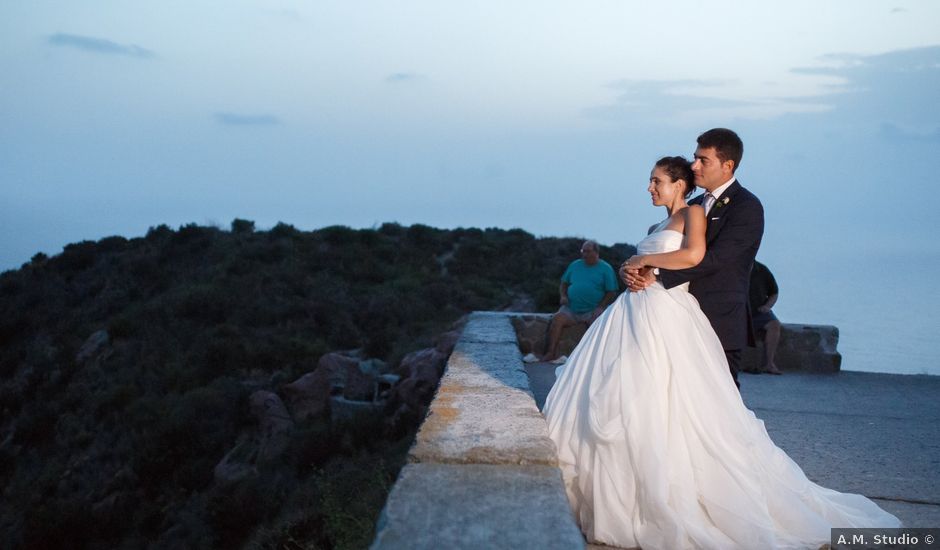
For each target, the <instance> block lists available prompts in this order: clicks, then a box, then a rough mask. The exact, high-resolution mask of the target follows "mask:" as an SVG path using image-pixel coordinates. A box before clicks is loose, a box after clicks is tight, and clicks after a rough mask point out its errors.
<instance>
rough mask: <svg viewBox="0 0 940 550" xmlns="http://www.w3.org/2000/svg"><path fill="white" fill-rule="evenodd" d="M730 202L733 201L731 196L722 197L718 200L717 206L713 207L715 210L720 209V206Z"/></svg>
mask: <svg viewBox="0 0 940 550" xmlns="http://www.w3.org/2000/svg"><path fill="white" fill-rule="evenodd" d="M729 202H731V197H721V198H720V199H718V202H716V203H715V206H713V207H712V208H713V209H715V210H718V209H719V208H721V207H723V206H724V205H726V204H728V203H729Z"/></svg>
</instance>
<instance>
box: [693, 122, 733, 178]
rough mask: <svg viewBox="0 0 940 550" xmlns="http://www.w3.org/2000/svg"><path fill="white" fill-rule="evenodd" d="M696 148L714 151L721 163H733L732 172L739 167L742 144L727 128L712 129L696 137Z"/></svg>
mask: <svg viewBox="0 0 940 550" xmlns="http://www.w3.org/2000/svg"><path fill="white" fill-rule="evenodd" d="M697 141H698V146H699V147H701V148H703V149H707V148H709V147H711V148H713V149H715V154H716V155H718V160H720V161H721V162H725V161H728V160H730V161H734V168H732V169H731V171H732V172H734V171H735V170H737V169H738V166H740V165H741V157H743V156H744V142H742V141H741V138H739V137H738V134H735V133H734V132H733V131H731V130H729V129H727V128H712V129H711V130H709V131H707V132H705V133H704V134H702V135H700V136H699V137H698V140H697Z"/></svg>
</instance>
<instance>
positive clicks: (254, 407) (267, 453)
mask: <svg viewBox="0 0 940 550" xmlns="http://www.w3.org/2000/svg"><path fill="white" fill-rule="evenodd" d="M248 401H249V403H250V405H251V412H252V414H254V415H255V418H256V419H257V420H258V426H259V428H260V437H259V448H258V456H257V460H258V462H259V463H261V462H270V461H272V460H276V459H277V458H279V457H280V456H281V455H282V454H284V451H285V450H286V449H287V446H288V444H290V433H291V430H293V428H294V421H293V420H291V417H290V413H288V412H287V407H285V406H284V402H283V401H281V398H280V397H278V395H277V394H276V393H274V392H270V391H264V390H259V391H256V392H255V393H253V394H251V397H250V398H249V399H248Z"/></svg>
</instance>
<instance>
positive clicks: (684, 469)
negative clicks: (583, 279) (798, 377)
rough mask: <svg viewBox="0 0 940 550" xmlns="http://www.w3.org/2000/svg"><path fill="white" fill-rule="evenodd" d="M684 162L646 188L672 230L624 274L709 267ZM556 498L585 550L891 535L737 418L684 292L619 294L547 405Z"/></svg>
mask: <svg viewBox="0 0 940 550" xmlns="http://www.w3.org/2000/svg"><path fill="white" fill-rule="evenodd" d="M693 179H694V176H693V173H692V171H691V167H690V165H689V162H688V161H686V160H685V159H684V158H682V157H665V158H663V159H661V160H660V161H659V162H657V163H656V166H655V167H654V168H653V171H652V173H651V174H650V183H649V188H648V190H649V192H650V195H651V196H652V200H653V204H654V205H656V206H664V207H665V208H666V211H667V212H668V214H669V215H668V217H667V218H666V219H665V220H663V221H662V222H661V223H659V224H658V225H656V226H654V227H652V228H651V229H650V234H649V235H648V236H647V237H646V238H645V239H643V240H642V241H640V243H639V244H638V245H637V254H638V255H637V256H634V257H633V258H631V259H630V260H629V263H630V264H631V266H634V267H641V266H654V267H661V268H667V269H681V268H685V267H691V266H694V265H696V264H697V263H699V262H700V261H701V259H702V257H703V255H704V253H705V226H706V221H705V212H704V210H703V209H702V207H701V206H698V205H693V206H688V205H687V204H686V198H687V197H688V196H689V195H690V194H691V192H692V190H693V189H694V186H693ZM544 413H545V418H546V420H547V421H548V427H549V435H550V437H551V438H552V440H553V441H554V442H555V445H556V446H557V448H558V460H559V464H560V466H561V470H562V474H563V477H564V480H565V489H566V491H567V494H568V500H569V502H570V503H571V507H572V510H573V511H574V513H575V517H576V519H577V520H578V522H579V523H580V525H581V529H582V531H584V533H585V535H586V537H587V539H588V540H589V541H596V542H602V543H605V544H609V545H614V546H620V547H625V548H633V547H641V548H644V549H647V550H649V549H668V550H676V549H682V548H707V549H730V548H741V549H753V548H818V547H819V546H820V545H821V544H823V543H826V542H829V537H830V528H832V527H899V526H900V522H899V521H898V519H897V518H896V517H894V516H892V515H891V514H889V513H887V512H885V511H883V510H881V509H880V508H879V507H878V506H877V505H875V504H874V503H873V502H872V501H870V500H868V499H867V498H865V497H864V496H861V495H855V494H846V493H839V492H837V491H833V490H831V489H826V488H824V487H820V486H819V485H816V484H815V483H813V482H811V481H809V480H808V479H807V478H806V476H805V474H803V471H802V470H801V469H800V467H799V466H798V465H797V464H796V463H795V462H793V461H792V460H791V459H790V458H789V457H788V456H787V455H786V453H784V452H783V451H782V450H781V449H779V448H778V447H776V446H775V445H774V444H773V441H771V439H770V437H769V436H768V435H767V431H766V430H765V429H764V423H763V422H762V421H760V420H758V419H757V418H756V417H755V416H754V414H753V413H752V412H751V411H750V410H748V409H747V408H745V406H744V403H743V402H742V401H741V396H740V394H739V393H738V390H737V388H736V387H735V385H734V383H733V381H732V379H731V377H730V376H728V364H727V359H726V358H725V353H724V351H723V349H722V346H721V343H720V342H719V340H718V337H717V336H716V334H715V332H714V330H713V329H712V327H711V324H710V323H709V321H708V319H707V318H706V317H705V315H704V314H703V313H702V311H701V309H700V308H699V305H698V302H697V301H696V299H695V298H694V297H693V296H692V295H691V294H689V292H688V283H686V284H684V285H680V286H678V287H675V288H672V289H670V290H666V289H665V288H664V287H663V286H662V285H661V284H660V283H658V282H657V283H654V284H653V285H652V286H650V287H649V288H647V289H646V290H643V291H640V292H624V293H623V294H622V295H621V296H620V297H619V298H618V299H617V300H616V301H615V302H614V303H613V304H611V306H610V307H608V308H607V310H606V311H605V312H604V314H603V315H602V316H601V317H600V318H599V319H598V320H597V321H595V322H594V323H593V324H592V325H591V327H590V328H589V329H588V331H587V332H586V333H585V335H584V337H583V338H582V340H581V342H580V343H579V344H578V346H577V348H575V350H574V351H573V352H572V353H571V356H570V358H569V360H568V363H567V364H566V365H565V367H564V368H563V369H559V373H558V379H557V380H556V382H555V385H554V386H553V387H552V390H551V392H550V393H549V395H548V398H547V400H546V403H545V408H544Z"/></svg>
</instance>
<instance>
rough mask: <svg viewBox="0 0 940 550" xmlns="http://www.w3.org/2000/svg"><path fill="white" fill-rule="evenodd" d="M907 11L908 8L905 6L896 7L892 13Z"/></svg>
mask: <svg viewBox="0 0 940 550" xmlns="http://www.w3.org/2000/svg"><path fill="white" fill-rule="evenodd" d="M906 11H907V10H906V9H904V8H894V9H893V10H891V13H904V12H906Z"/></svg>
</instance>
